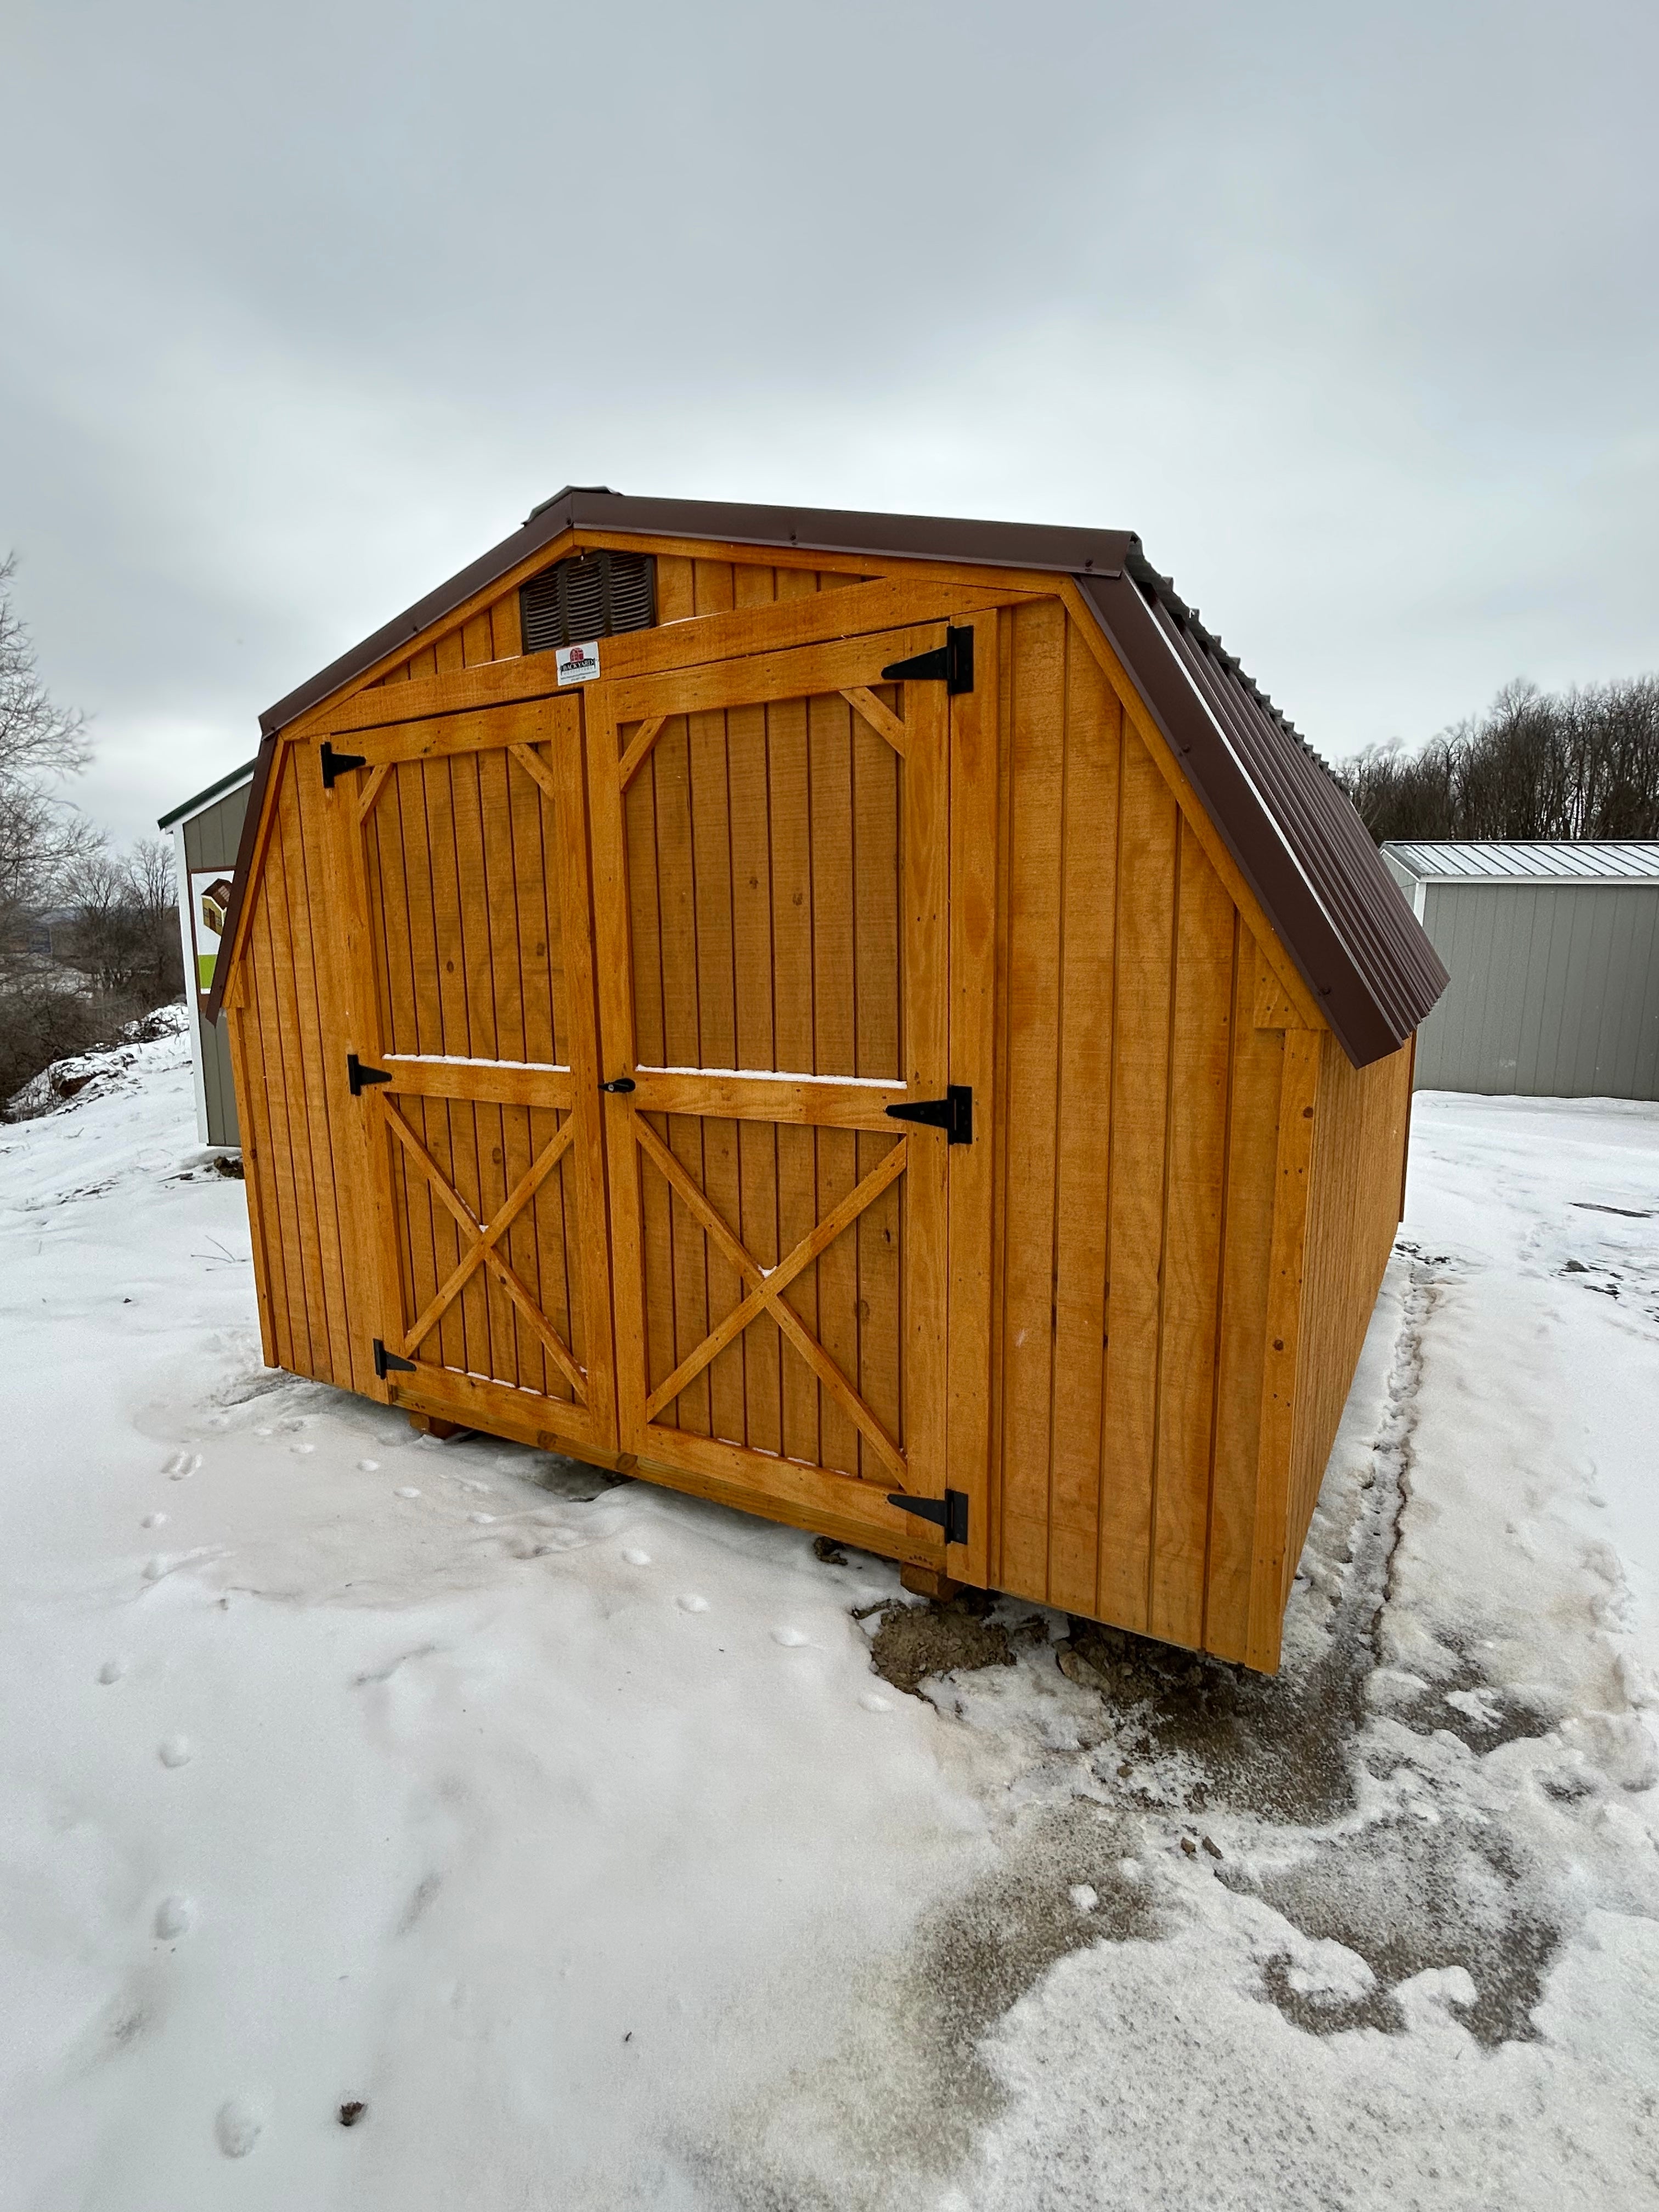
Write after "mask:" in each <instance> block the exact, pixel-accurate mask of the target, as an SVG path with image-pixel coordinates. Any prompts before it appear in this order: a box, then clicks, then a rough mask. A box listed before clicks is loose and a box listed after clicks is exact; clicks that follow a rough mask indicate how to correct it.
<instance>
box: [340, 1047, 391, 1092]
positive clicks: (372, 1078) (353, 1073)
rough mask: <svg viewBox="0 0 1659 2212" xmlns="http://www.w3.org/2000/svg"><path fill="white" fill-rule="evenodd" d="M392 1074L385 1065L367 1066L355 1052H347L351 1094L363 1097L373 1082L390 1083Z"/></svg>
mask: <svg viewBox="0 0 1659 2212" xmlns="http://www.w3.org/2000/svg"><path fill="white" fill-rule="evenodd" d="M391 1080H392V1078H391V1076H390V1075H389V1074H388V1073H386V1069H385V1068H383V1067H365V1066H363V1063H362V1060H359V1059H358V1057H357V1055H356V1053H355V1052H349V1053H348V1054H346V1081H347V1082H348V1083H349V1085H351V1095H352V1097H354V1098H361V1097H362V1095H363V1092H364V1091H365V1090H366V1089H367V1088H368V1085H370V1084H371V1083H390V1082H391Z"/></svg>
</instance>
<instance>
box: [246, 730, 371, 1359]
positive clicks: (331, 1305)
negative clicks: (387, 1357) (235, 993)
mask: <svg viewBox="0 0 1659 2212" xmlns="http://www.w3.org/2000/svg"><path fill="white" fill-rule="evenodd" d="M298 765H299V763H298V762H296V760H295V757H294V756H293V755H292V753H289V755H288V757H285V758H284V760H283V764H282V767H281V769H279V771H278V777H277V787H276V793H275V794H274V798H273V799H272V802H271V804H272V805H273V808H274V816H275V818H274V821H273V823H272V827H271V830H270V843H269V846H268V848H267V851H266V854H265V860H264V872H263V875H262V878H261V895H260V896H259V898H258V901H257V902H256V904H255V906H254V908H253V913H252V919H251V921H250V924H249V929H248V937H247V950H246V956H245V957H244V958H243V960H242V963H241V965H240V988H241V993H242V1003H241V1006H240V1009H239V1010H238V1011H237V1012H236V1013H235V1015H234V1024H235V1027H234V1035H233V1039H232V1042H233V1047H234V1050H235V1052H236V1053H237V1054H238V1055H239V1056H240V1060H241V1062H242V1072H243V1073H244V1076H245V1079H244V1081H243V1086H242V1098H243V1103H244V1105H245V1106H246V1109H247V1111H246V1117H245V1118H246V1122H247V1124H248V1126H247V1127H245V1128H244V1129H243V1132H242V1158H243V1168H244V1172H245V1174H246V1178H247V1181H248V1183H249V1186H250V1188H249V1211H250V1215H251V1217H252V1219H253V1221H254V1225H255V1231H256V1235H257V1236H258V1237H259V1238H260V1242H261V1245H262V1249H263V1258H264V1270H263V1272H264V1279H265V1282H266V1284H267V1285H268V1304H269V1316H268V1319H269V1328H270V1339H271V1344H272V1347H273V1349H274V1350H275V1352H276V1364H277V1365H279V1366H282V1367H286V1368H288V1369H289V1370H290V1371H291V1372H292V1373H294V1374H295V1375H308V1376H313V1377H314V1378H315V1379H316V1380H317V1381H318V1382H319V1383H338V1384H339V1385H340V1386H341V1388H342V1389H351V1388H352V1387H353V1371H352V1344H351V1329H350V1318H349V1305H348V1298H347V1291H346V1265H345V1258H344V1248H343V1238H342V1233H341V1210H340V1206H339V1204H338V1200H337V1193H336V1188H335V1176H336V1160H337V1156H339V1157H344V1154H343V1147H342V1146H339V1145H338V1144H337V1135H338V1133H337V1131H336V1130H335V1129H334V1128H333V1127H332V1125H331V1109H330V1103H329V1097H328V1085H327V1081H326V1069H325V1050H324V1037H323V1024H322V1019H321V1016H320V1013H319V1005H320V1001H321V1000H322V997H323V996H324V992H323V989H322V987H321V985H320V981H319V944H318V940H317V932H318V931H319V930H320V929H324V928H326V927H327V926H328V915H329V912H330V905H329V900H328V896H327V893H326V891H325V890H324V888H323V886H322V884H321V881H320V878H319V872H320V871H321V869H322V868H323V867H324V866H325V861H324V844H323V839H322V835H321V823H320V821H319V819H317V818H316V817H319V815H320V811H321V787H320V784H318V785H317V786H316V788H315V789H314V790H309V789H307V779H305V778H304V777H303V776H301V775H298V774H296V773H295V770H296V768H297V767H298ZM313 776H314V768H313ZM359 1364H361V1356H360V1362H359Z"/></svg>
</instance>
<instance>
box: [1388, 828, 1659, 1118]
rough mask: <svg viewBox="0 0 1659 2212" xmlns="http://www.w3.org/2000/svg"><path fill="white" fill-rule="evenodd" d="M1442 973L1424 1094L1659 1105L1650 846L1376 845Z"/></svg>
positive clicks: (1656, 922)
mask: <svg viewBox="0 0 1659 2212" xmlns="http://www.w3.org/2000/svg"><path fill="white" fill-rule="evenodd" d="M1383 859H1384V860H1385V861H1386V862H1387V863H1388V866H1389V872H1390V873H1391V874H1392V875H1393V877H1394V879H1395V883H1396V884H1399V886H1400V888H1401V891H1402V892H1403V893H1404V894H1405V896H1406V897H1407V899H1408V900H1409V901H1410V902H1411V906H1412V908H1413V912H1414V913H1415V915H1417V918H1418V920H1419V921H1420V922H1421V923H1422V924H1423V927H1424V928H1425V930H1426V931H1427V932H1428V933H1429V936H1430V939H1431V940H1432V942H1433V945H1434V949H1435V951H1437V953H1438V954H1439V955H1440V957H1441V959H1442V960H1443V961H1444V963H1445V964H1446V966H1447V968H1448V969H1449V970H1450V972H1451V983H1450V985H1449V988H1448V989H1447V992H1446V995H1445V996H1444V998H1443V999H1442V1000H1441V1001H1440V1003H1439V1005H1438V1006H1437V1007H1436V1008H1435V1010H1434V1012H1432V1013H1431V1015H1430V1016H1429V1018H1428V1019H1427V1020H1426V1021H1425V1023H1424V1024H1423V1026H1422V1028H1421V1029H1420V1030H1419V1031H1418V1036H1417V1072H1416V1087H1417V1089H1418V1090H1419V1091H1486V1092H1492V1093H1498V1094H1508V1093H1518V1094H1522V1095H1525V1096H1528V1097H1550V1098H1659V843H1634V842H1632V843H1622V844H1601V843H1595V844H1592V843H1586V844H1496V843H1492V844H1486V843H1473V842H1471V843H1467V844H1462V843H1460V844H1454V843H1400V844H1389V845H1384V846H1383Z"/></svg>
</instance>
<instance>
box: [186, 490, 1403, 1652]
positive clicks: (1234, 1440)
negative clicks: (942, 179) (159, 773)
mask: <svg viewBox="0 0 1659 2212" xmlns="http://www.w3.org/2000/svg"><path fill="white" fill-rule="evenodd" d="M263 727H264V736H263V742H262V744H261V747H260V751H259V758H258V768H257V770H256V774H255V782H254V790H253V795H252V802H251V804H250V805H249V808H248V813H247V818H246V829H245V834H244V837H243V841H242V844H241V848H240V854H239V855H238V860H237V865H236V872H235V878H234V890H233V894H232V902H231V912H230V915H229V916H228V924H227V929H226V939H227V942H228V945H229V948H230V951H229V957H228V958H226V957H222V959H221V961H220V963H219V970H218V975H217V977H216V1000H217V998H222V1000H223V1004H224V1006H225V1007H226V1009H227V1010H228V1015H229V1024H230V1034H231V1040H232V1052H233V1060H234V1068H235V1078H236V1087H237V1093H238V1097H239V1100H240V1120H241V1128H242V1133H243V1149H244V1158H245V1160H246V1172H247V1181H246V1188H247V1195H248V1205H249V1211H250V1213H251V1215H252V1228H253V1249H254V1255H255V1267H256V1273H257V1278H258V1297H259V1313H260V1321H261V1326H262V1328H263V1332H264V1349H265V1357H266V1358H267V1359H268V1360H269V1361H270V1363H271V1364H273V1365H276V1366H281V1367H284V1368H287V1369H289V1370H291V1371H292V1372H294V1373H295V1374H298V1375H306V1376H315V1377H317V1378H319V1380H321V1381H324V1382H328V1383H337V1384H338V1385H339V1386H340V1387H342V1388H343V1389H350V1390H355V1391H357V1392H359V1393H360V1394H362V1395H364V1396H366V1397H370V1398H374V1399H378V1400H380V1401H388V1402H390V1403H392V1404H394V1405H398V1406H401V1407H404V1408H406V1409H407V1410H408V1411H409V1412H410V1414H411V1415H412V1416H413V1417H415V1418H416V1419H417V1420H419V1421H426V1422H453V1423H459V1424H463V1425H466V1426H469V1427H472V1428H477V1429H481V1430H484V1431H490V1432H493V1433H495V1434H498V1435H501V1436H503V1437H518V1438H521V1439H523V1440H526V1441H527V1442H530V1443H537V1444H540V1445H543V1446H544V1447H547V1448H551V1449H558V1450H561V1451H564V1452H568V1453H570V1454H572V1455H574V1456H576V1457H577V1458H580V1459H585V1460H588V1461H592V1462H597V1463H599V1464H600V1465H602V1466H605V1467H610V1468H621V1469H623V1470H626V1471H628V1472H630V1473H633V1474H638V1475H641V1476H642V1477H646V1478H648V1479H649V1480H653V1481H658V1482H663V1483H667V1484H671V1485H672V1486H675V1487H677V1488H679V1489H682V1490H686V1491H691V1492H696V1493H697V1494H699V1495H701V1496H703V1497H707V1498H714V1499H718V1500H720V1501H721V1502H723V1503H725V1504H729V1505H733V1506H738V1507H742V1508H744V1509H745V1510H749V1511H751V1512H756V1513H760V1514H765V1515H768V1516H771V1517H772V1518H774V1519H775V1520H779V1521H783V1522H791V1523H793V1524H794V1525H796V1526H797V1527H800V1528H810V1529H813V1530H817V1531H819V1532H822V1533H823V1534H827V1535H830V1536H833V1537H836V1538H838V1539H841V1540H843V1541H848V1542H851V1543H854V1544H857V1545H861V1546H864V1547H867V1548H869V1549H871V1550H872V1551H875V1552H877V1553H884V1554H886V1555H888V1556H890V1557H892V1558H894V1559H898V1560H900V1561H902V1562H903V1563H904V1564H905V1565H906V1567H907V1570H908V1575H909V1578H910V1579H911V1582H912V1585H913V1587H926V1586H927V1583H928V1580H929V1578H930V1577H933V1578H948V1579H951V1580H955V1581H959V1582H963V1583H970V1584H975V1585H980V1586H984V1587H989V1588H994V1589H1000V1590H1004V1591H1007V1592H1009V1593H1012V1594H1016V1595H1020V1596H1023V1597H1028V1598H1032V1599H1036V1600H1039V1601H1044V1602H1046V1603H1048V1604H1050V1605H1053V1606H1056V1607H1063V1608H1066V1610H1068V1611H1070V1612H1072V1613H1079V1614H1084V1615H1089V1616H1092V1617H1094V1618H1096V1619H1098V1620H1103V1621H1108V1622H1111V1623H1115V1624H1116V1625H1119V1626H1123V1627H1126V1628H1129V1629H1133V1630H1137V1631H1139V1632H1144V1633H1146V1634H1148V1635H1152V1636H1156V1637H1160V1638H1166V1639H1168V1640H1170V1641H1171V1642H1173V1643H1176V1644H1186V1645H1189V1646H1193V1647H1195V1648H1199V1649H1202V1650H1207V1651H1211V1652H1214V1653H1217V1654H1218V1655H1220V1656H1225V1657H1226V1658H1230V1659H1236V1660H1242V1661H1244V1662H1247V1663H1248V1664H1249V1665H1251V1666H1253V1667H1256V1668H1273V1667H1274V1666H1276V1665H1277V1663H1278V1659H1279V1638H1280V1626H1281V1621H1282V1618H1283V1613H1284V1607H1285V1599H1286V1596H1287V1594H1288V1591H1289V1587H1290V1583H1291V1577H1292V1576H1293V1573H1294V1571H1295V1565H1296V1560H1297V1554H1298V1553H1299V1550H1300V1547H1301V1544H1302V1541H1303V1538H1304V1534H1305V1532H1306V1529H1307V1526H1308V1522H1309V1519H1310V1516H1311V1514H1312V1511H1313V1507H1314V1502H1315V1498H1316V1494H1317V1492H1318V1489H1319V1485H1320V1480H1321V1476H1322V1472H1323V1469H1324V1466H1325V1462H1326V1458H1327V1456H1328V1452H1329V1449H1330V1445H1331V1442H1332V1438H1333V1437H1334V1432H1335V1429H1336V1425H1337V1422H1338V1419H1339V1418H1340V1413H1341V1410H1342V1405H1343V1401H1344V1398H1345V1396H1346V1391H1347V1388H1348V1384H1349V1382H1350V1380H1351V1378H1352V1374H1353V1370H1354V1365H1355V1362H1356V1360H1357V1358H1358V1352H1359V1347H1360V1344H1361V1340H1362V1339H1363V1337H1364V1333H1365V1328H1366V1323H1367V1321H1368V1318H1369V1316H1370V1310H1371V1306H1372V1304H1373V1301H1374V1299H1375V1297H1376V1290H1377V1286H1378V1284H1379V1281H1380V1279H1381V1277H1382V1273H1383V1267H1384V1264H1385V1262H1386V1261H1387V1258H1388V1255H1389V1249H1390V1245H1391V1243H1392V1240H1393V1237H1394V1232H1395V1227H1396V1225H1397V1222H1398V1219H1399V1215H1400V1208H1401V1183H1402V1176H1403V1171H1404V1166H1405V1156H1406V1136H1407V1111H1408V1107H1409V1098H1410V1087H1411V1076H1410V1066H1411V1044H1412V1039H1413V1032H1414V1030H1415V1028H1416V1025H1417V1024H1418V1023H1419V1021H1420V1020H1421V1019H1422V1018H1423V1016H1424V1015H1425V1013H1426V1012H1428V1010H1429V1008H1430V1007H1431V1006H1432V1005H1433V1004H1434V1002H1435V1000H1436V999H1437V996H1438V994H1439V993H1440V991H1441V989H1442V988H1443V984H1444V980H1445V979H1444V974H1443V969H1441V967H1440V964H1439V963H1438V961H1437V958H1436V957H1435V955H1434V953H1433V951H1432V949H1431V947H1430V945H1429V944H1428V942H1427V939H1425V936H1424V934H1423V933H1422V931H1421V929H1420V928H1419V926H1418V924H1417V922H1416V921H1414V920H1413V916H1412V915H1411V913H1410V912H1409V910H1408V909H1407V907H1406V905H1405V903H1404V902H1403V901H1402V900H1401V897H1400V896H1399V894H1398V892H1397V891H1396V890H1395V888H1394V886H1393V884H1392V883H1391V882H1390V881H1389V877H1388V874H1387V872H1386V871H1385V869H1384V867H1383V863H1382V861H1381V860H1380V859H1379V857H1378V855H1377V854H1376V850H1375V848H1374V847H1373V846H1372V844H1371V842H1370V838H1369V837H1368V836H1367V835H1366V833H1365V831H1364V828H1363V826H1362V825H1361V823H1360V822H1359V820H1358V817H1357V816H1356V815H1355V813H1354V812H1353V811H1352V808H1351V807H1350V805H1349V804H1348V802H1347V800H1346V798H1345V797H1344V795H1343V794H1342V793H1341V791H1340V789H1339V787H1337V785H1336V784H1335V783H1334V781H1333V779H1332V778H1331V777H1330V775H1328V772H1327V771H1326V769H1324V768H1323V767H1322V764H1321V763H1319V761H1318V760H1317V759H1316V757H1315V756H1314V755H1313V754H1312V753H1311V752H1310V750H1308V748H1307V747H1306V746H1305V745H1304V743H1303V742H1302V740H1301V739H1300V738H1298V737H1297V734H1296V732H1294V730H1292V729H1291V726H1289V724H1288V723H1287V722H1286V721H1285V720H1284V718H1283V717H1282V716H1281V715H1280V714H1278V713H1277V712H1276V711H1275V709H1274V708H1273V706H1272V705H1271V703H1270V702H1269V701H1268V700H1267V698H1266V697H1265V696H1263V695H1262V693H1261V691H1260V690H1257V688H1256V686H1255V684H1253V683H1252V682H1251V681H1250V680H1249V678H1247V677H1246V676H1245V675H1244V674H1243V672H1242V671H1241V670H1240V668H1239V666H1238V664H1237V661H1235V660H1234V659H1232V658H1231V656H1230V655H1229V654H1227V653H1225V652H1224V651H1223V650H1222V648H1221V647H1220V645H1219V644H1218V641H1216V639H1215V638H1214V637H1213V636H1212V635H1211V634H1210V633H1209V632H1208V631H1207V630H1206V629H1205V628H1204V627H1203V625H1202V624H1201V623H1200V622H1199V620H1198V618H1197V616H1196V614H1195V613H1194V611H1192V610H1190V609H1189V608H1188V607H1186V606H1185V605H1182V601H1181V600H1180V599H1179V598H1178V597H1177V596H1176V592H1175V591H1174V589H1173V588H1172V586H1170V583H1169V581H1168V580H1166V579H1164V578H1162V577H1160V576H1159V575H1158V574H1156V572H1155V571H1154V570H1153V569H1152V568H1151V567H1150V566H1149V565H1148V563H1147V562H1146V559H1145V558H1144V556H1143V555H1142V553H1141V550H1140V544H1139V539H1138V538H1136V537H1134V536H1133V534H1132V533H1130V532H1109V531H1108V532H1094V531H1085V530H1071V529H1061V528H1037V527H1032V528H1026V527H1023V526H1016V525H1011V524H1003V523H977V522H964V521H947V520H927V519H924V518H920V517H910V516H896V515H880V514H860V513H838V512H822V511H811V510H799V509H791V508H781V507H745V506H737V505H725V504H719V505H712V504H704V503H701V502H693V501H678V500H650V499H635V498H624V497H622V496H620V495H615V494H612V493H611V492H608V491H605V490H580V489H574V490H567V491H564V492H561V493H560V494H559V495H557V496H556V498H554V499H553V500H550V501H548V502H547V503H546V504H545V505H544V506H543V507H538V509H537V510H536V511H535V513H533V514H532V516H531V517H530V519H529V520H528V521H527V522H526V524H525V525H524V526H523V528H522V529H520V530H519V531H518V532H515V533H514V534H513V536H512V537H510V538H507V540H506V541H505V542H504V543H502V544H500V545H498V546H496V547H495V549H494V550H492V551H491V552H489V553H488V554H486V555H484V556H483V558H482V559H481V560H479V561H477V562H474V563H473V564H472V566H471V568H465V569H463V570H462V571H461V572H460V574H459V575H457V576H454V577H453V578H452V579H451V580H449V581H448V582H447V583H446V584H444V585H442V586H440V587H439V588H438V589H437V590H436V591H435V592H432V593H431V594H430V595H429V596H428V598H426V599H422V601H421V602H420V603H419V604H418V605H416V606H414V607H412V608H410V610H409V611H408V612H407V613H406V614H404V615H402V616H399V617H398V619H397V620H396V621H394V622H392V623H388V624H387V625H386V628H385V629H381V630H379V631H377V632H376V633H375V635H374V636H372V637H370V638H368V639H366V640H365V641H363V643H362V645H361V646H359V647H356V649H354V650H353V651H352V652H350V653H346V654H345V655H343V657H342V658H341V659H338V660H337V661H335V662H334V663H333V664H332V665H331V666H329V667H327V668H325V669H324V670H322V671H321V672H320V673H319V675H317V676H316V677H314V678H312V680H311V681H310V682H309V683H307V684H303V685H301V687H300V689H299V690H296V691H295V692H294V693H292V694H291V695H290V696H289V697H288V698H286V699H284V700H283V701H281V702H279V703H278V704H277V705H276V707H274V708H272V709H271V710H270V713H269V714H266V715H265V716H264V722H263Z"/></svg>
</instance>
